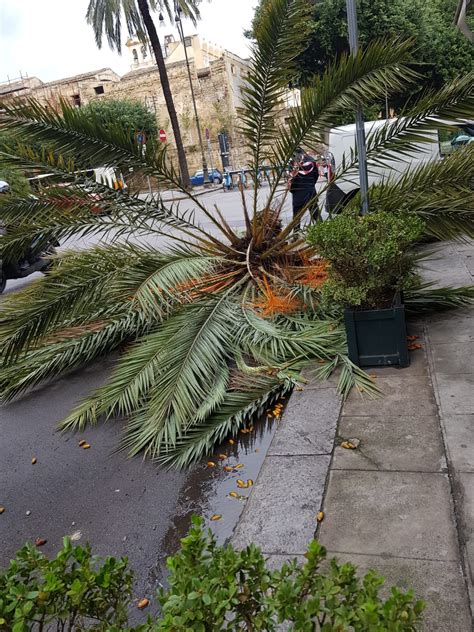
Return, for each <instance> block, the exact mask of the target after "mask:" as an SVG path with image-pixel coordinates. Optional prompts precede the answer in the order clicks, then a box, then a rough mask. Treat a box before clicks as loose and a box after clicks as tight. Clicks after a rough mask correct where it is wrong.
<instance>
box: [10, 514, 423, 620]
mask: <svg viewBox="0 0 474 632" xmlns="http://www.w3.org/2000/svg"><path fill="white" fill-rule="evenodd" d="M168 569H169V577H168V584H169V587H168V588H167V589H162V590H161V591H160V592H159V594H158V595H157V602H158V604H159V606H160V609H159V610H160V613H161V614H160V615H159V616H158V617H157V618H154V617H151V616H149V617H148V620H147V621H146V622H145V623H143V624H142V625H139V626H138V627H135V628H130V627H127V620H128V612H129V609H130V608H131V607H137V606H138V605H139V600H137V599H132V580H133V577H132V573H131V572H130V571H129V570H128V568H127V560H126V559H125V558H122V559H116V558H113V557H108V558H106V559H100V558H97V557H95V556H93V555H92V553H91V549H90V547H89V546H86V547H82V546H72V544H71V542H70V541H69V540H68V539H65V540H64V545H63V548H62V550H61V551H60V552H59V553H58V555H57V556H56V558H55V559H53V560H49V559H48V558H47V557H45V556H44V555H43V554H42V553H41V552H40V551H39V550H38V549H37V548H36V547H35V546H33V545H31V544H27V545H25V546H24V547H23V548H22V549H21V550H20V551H19V552H18V553H17V556H16V558H15V559H14V560H13V561H12V562H11V563H10V566H9V568H8V569H6V570H4V571H1V572H0V630H2V631H6V630H8V631H12V632H26V631H29V630H39V631H41V630H51V629H53V630H86V629H87V630H101V631H104V632H105V631H108V632H119V631H124V630H128V631H129V632H132V630H133V631H134V632H152V631H156V632H158V631H164V630H168V631H170V632H171V631H173V632H188V631H195V632H207V631H213V632H214V631H215V632H218V631H220V630H233V631H236V632H237V630H240V631H242V630H247V631H251V630H252V631H256V630H268V631H271V630H277V627H278V625H279V624H281V623H288V624H290V629H293V630H301V631H306V630H308V631H311V630H315V631H316V630H321V631H334V632H335V631H340V632H342V631H344V630H351V631H352V630H353V631H356V632H357V631H360V632H362V631H364V632H367V631H374V632H375V631H382V630H383V631H388V632H398V631H401V630H417V629H418V625H419V624H420V621H421V613H422V611H423V608H424V604H423V602H421V601H415V599H414V596H413V593H412V591H408V592H406V593H404V592H401V591H399V590H398V589H396V588H392V589H391V591H390V595H389V596H388V597H387V598H386V599H383V598H381V597H380V596H379V591H380V588H381V586H382V584H383V579H382V578H380V577H379V576H378V575H377V574H376V573H374V572H372V571H371V572H369V573H368V574H366V575H365V577H363V578H358V577H357V574H356V571H357V569H356V568H355V566H353V565H352V564H340V563H339V562H337V561H336V560H334V559H333V560H331V561H330V562H328V561H327V560H326V552H325V550H324V548H323V547H322V546H321V545H320V544H318V543H317V542H316V541H313V542H311V544H310V545H309V548H308V552H307V553H306V563H305V564H304V565H298V563H297V562H296V561H294V562H290V563H287V564H284V565H283V566H282V568H281V569H279V570H272V569H271V568H270V567H269V566H268V564H267V561H266V559H265V557H264V556H263V554H262V553H261V551H260V550H259V549H258V548H257V547H255V546H253V545H251V546H249V547H247V548H246V549H245V550H243V551H236V550H235V549H234V548H233V547H232V546H230V545H228V546H220V545H218V544H217V543H216V540H215V538H214V536H213V535H212V534H211V532H209V531H204V530H203V525H202V520H201V519H199V518H194V519H193V526H192V528H191V530H190V532H189V534H188V535H187V537H185V538H184V539H183V540H182V546H181V549H180V551H179V552H178V553H177V554H176V555H175V556H173V557H170V558H169V559H168ZM140 605H141V606H143V605H146V603H145V604H144V603H143V602H142V603H141V604H140Z"/></svg>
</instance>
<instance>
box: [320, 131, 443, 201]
mask: <svg viewBox="0 0 474 632" xmlns="http://www.w3.org/2000/svg"><path fill="white" fill-rule="evenodd" d="M397 120H399V119H393V120H389V121H386V120H379V121H368V122H366V123H365V135H366V138H367V137H369V136H370V134H371V133H374V132H376V131H377V130H378V129H380V128H381V127H384V126H385V125H386V124H387V123H388V124H390V123H391V122H393V123H396V122H397ZM424 136H430V137H432V141H431V142H419V143H415V144H414V148H413V149H412V151H410V155H409V156H407V155H405V154H404V155H403V156H400V159H397V158H396V157H388V158H384V160H383V162H384V165H383V166H381V165H376V166H375V165H373V164H370V163H369V169H368V179H369V186H371V185H373V184H377V183H379V182H382V181H383V180H384V179H387V178H388V177H391V178H397V177H401V176H402V175H403V174H404V173H405V172H406V171H407V170H408V169H410V168H413V167H417V166H419V165H421V164H423V163H426V162H430V161H433V160H441V151H440V142H439V136H438V132H437V130H433V131H432V132H424ZM355 146H356V126H355V124H352V125H344V126H342V127H335V128H333V129H332V130H331V131H330V133H329V144H328V154H327V155H328V157H329V158H330V159H331V161H332V163H333V164H332V167H333V170H334V171H335V172H337V171H338V170H339V169H340V168H341V166H342V165H343V164H346V165H347V164H349V163H350V162H351V156H352V155H353V152H354V148H355ZM359 188H360V184H359V174H358V171H357V169H352V170H351V171H350V173H348V174H344V175H342V176H340V177H338V178H337V180H336V181H335V182H332V183H330V185H329V187H328V191H327V194H326V203H325V209H326V211H327V212H328V213H333V212H337V210H338V208H341V207H342V206H344V204H346V203H347V202H348V201H349V200H350V199H352V197H353V196H354V195H355V194H356V193H357V192H358V191H359Z"/></svg>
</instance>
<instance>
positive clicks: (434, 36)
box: [250, 0, 474, 110]
mask: <svg viewBox="0 0 474 632" xmlns="http://www.w3.org/2000/svg"><path fill="white" fill-rule="evenodd" d="M271 1H272V0H260V3H259V5H258V6H257V9H256V13H255V18H254V21H253V25H252V32H251V33H250V35H251V36H253V37H255V35H256V34H257V33H258V28H259V24H260V22H261V20H262V19H263V18H264V15H265V12H266V7H268V5H270V4H271ZM457 3H458V0H447V1H446V0H429V2H428V1H426V0H359V2H358V7H357V9H358V22H359V37H360V42H361V44H362V45H363V46H366V45H367V44H368V43H369V42H370V41H372V40H374V39H377V38H382V37H394V36H399V37H400V36H402V37H404V38H410V37H411V38H413V39H415V40H416V45H417V47H416V53H415V54H414V56H413V63H414V64H415V66H417V67H418V69H419V70H420V72H421V74H422V77H423V78H422V80H420V82H419V83H418V89H420V88H422V87H426V86H430V87H435V88H439V87H441V86H442V85H443V83H445V82H447V81H450V80H452V79H453V78H454V77H456V76H459V75H460V74H462V73H466V72H469V71H470V70H471V69H472V65H473V62H474V50H473V46H472V44H471V43H470V42H469V41H468V40H467V39H466V38H465V37H464V36H463V35H462V34H461V33H460V32H459V30H458V29H457V28H456V27H455V26H454V24H453V18H454V12H455V10H456V6H457ZM313 5H314V6H313V14H312V19H311V21H310V22H309V23H308V27H309V30H310V36H309V38H308V39H307V45H306V47H305V50H304V51H303V52H302V54H301V55H300V56H299V58H298V61H299V68H300V70H299V73H298V75H297V76H298V81H300V82H301V83H303V85H304V84H306V83H307V82H308V80H309V79H310V78H311V77H312V76H313V75H314V74H320V73H321V72H322V71H323V70H324V68H326V67H327V65H328V64H330V63H331V62H332V60H333V59H334V57H335V56H337V55H340V54H341V53H342V52H345V51H347V50H348V49H349V43H348V36H347V20H346V0H324V1H323V0H318V1H316V2H314V3H313ZM410 92H412V90H411V89H410V90H408V91H407V90H405V91H403V92H402V93H401V95H400V97H401V99H400V98H396V99H394V100H392V103H393V104H394V105H397V103H400V102H401V101H403V100H404V99H406V97H407V96H408V95H409V94H410ZM378 105H379V106H380V109H381V110H383V109H384V108H383V105H384V103H383V101H379V102H378Z"/></svg>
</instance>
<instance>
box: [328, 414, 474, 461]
mask: <svg viewBox="0 0 474 632" xmlns="http://www.w3.org/2000/svg"><path fill="white" fill-rule="evenodd" d="M473 432H474V429H473ZM338 434H339V436H340V437H342V438H344V439H350V438H353V437H356V438H357V439H360V441H361V443H360V446H359V447H358V448H357V449H356V450H348V449H345V448H341V447H340V446H338V447H336V448H335V450H334V461H333V464H332V468H333V469H335V470H344V469H348V470H396V471H416V472H440V471H445V469H446V460H445V457H444V447H443V439H442V436H441V428H440V425H439V421H438V418H437V417H436V416H429V417H426V416H421V415H420V416H416V417H414V416H406V417H393V418H392V417H342V419H341V422H340V424H339V428H338Z"/></svg>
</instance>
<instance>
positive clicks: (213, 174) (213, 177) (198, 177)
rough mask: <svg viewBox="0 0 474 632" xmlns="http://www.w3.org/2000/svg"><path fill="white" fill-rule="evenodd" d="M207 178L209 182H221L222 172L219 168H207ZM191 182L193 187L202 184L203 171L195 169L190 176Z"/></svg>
mask: <svg viewBox="0 0 474 632" xmlns="http://www.w3.org/2000/svg"><path fill="white" fill-rule="evenodd" d="M209 180H210V182H214V184H222V173H221V172H220V171H219V169H209ZM191 184H192V185H193V187H197V186H199V185H201V184H204V171H202V170H201V171H196V173H195V174H194V175H193V176H191Z"/></svg>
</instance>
